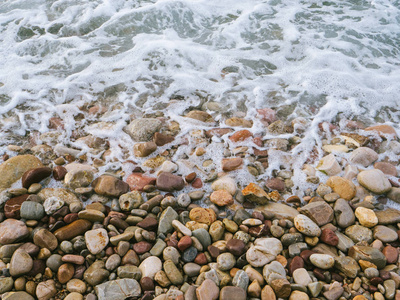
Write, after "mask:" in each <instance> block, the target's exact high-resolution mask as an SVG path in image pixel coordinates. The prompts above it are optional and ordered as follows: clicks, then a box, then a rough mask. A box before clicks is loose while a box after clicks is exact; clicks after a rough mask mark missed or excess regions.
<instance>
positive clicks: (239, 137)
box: [229, 129, 253, 143]
mask: <svg viewBox="0 0 400 300" xmlns="http://www.w3.org/2000/svg"><path fill="white" fill-rule="evenodd" d="M252 136H253V134H252V133H251V132H250V131H249V130H247V129H243V130H239V131H236V132H235V133H234V134H232V135H231V136H230V137H229V139H230V140H231V141H232V142H235V143H237V142H242V141H245V140H247V139H248V138H250V137H252Z"/></svg>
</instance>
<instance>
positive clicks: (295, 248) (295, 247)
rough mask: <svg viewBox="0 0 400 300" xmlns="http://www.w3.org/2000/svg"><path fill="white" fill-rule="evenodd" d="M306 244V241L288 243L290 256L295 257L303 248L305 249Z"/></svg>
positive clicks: (306, 247)
mask: <svg viewBox="0 0 400 300" xmlns="http://www.w3.org/2000/svg"><path fill="white" fill-rule="evenodd" d="M307 249H308V246H307V244H306V243H294V244H291V245H289V247H288V251H289V256H290V257H295V256H298V255H300V253H301V252H302V251H303V250H307Z"/></svg>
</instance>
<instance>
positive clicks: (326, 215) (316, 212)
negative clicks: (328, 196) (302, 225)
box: [300, 201, 333, 226]
mask: <svg viewBox="0 0 400 300" xmlns="http://www.w3.org/2000/svg"><path fill="white" fill-rule="evenodd" d="M300 212H301V213H302V214H305V215H306V216H307V217H309V218H310V219H311V220H313V221H314V222H315V223H316V224H317V225H318V226H322V225H325V224H327V223H330V222H332V220H333V209H332V208H331V207H330V206H329V204H328V203H326V202H325V201H317V202H311V203H309V204H307V205H305V206H303V207H302V208H301V209H300Z"/></svg>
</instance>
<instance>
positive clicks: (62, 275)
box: [57, 264, 75, 284]
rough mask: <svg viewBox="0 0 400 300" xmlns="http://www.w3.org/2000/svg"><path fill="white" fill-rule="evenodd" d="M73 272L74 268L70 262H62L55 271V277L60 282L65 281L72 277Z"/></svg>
mask: <svg viewBox="0 0 400 300" xmlns="http://www.w3.org/2000/svg"><path fill="white" fill-rule="evenodd" d="M74 273H75V268H74V266H73V265H71V264H62V265H61V266H60V267H59V268H58V271H57V279H58V281H59V282H60V283H62V284H64V283H67V282H68V281H70V280H71V279H72V277H73V276H74Z"/></svg>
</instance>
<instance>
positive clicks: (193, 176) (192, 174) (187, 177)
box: [185, 172, 197, 183]
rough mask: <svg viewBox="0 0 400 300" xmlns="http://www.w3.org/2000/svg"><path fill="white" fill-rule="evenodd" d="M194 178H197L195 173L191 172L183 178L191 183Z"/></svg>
mask: <svg viewBox="0 0 400 300" xmlns="http://www.w3.org/2000/svg"><path fill="white" fill-rule="evenodd" d="M196 176H197V175H196V173H195V172H192V173H190V174H188V175H186V176H185V181H186V182H188V183H191V182H192V181H193V180H194V179H195V178H196Z"/></svg>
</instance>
